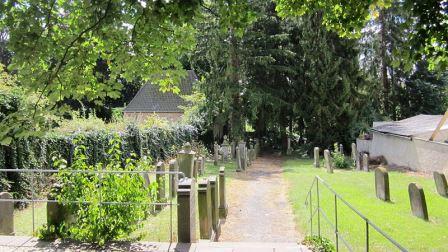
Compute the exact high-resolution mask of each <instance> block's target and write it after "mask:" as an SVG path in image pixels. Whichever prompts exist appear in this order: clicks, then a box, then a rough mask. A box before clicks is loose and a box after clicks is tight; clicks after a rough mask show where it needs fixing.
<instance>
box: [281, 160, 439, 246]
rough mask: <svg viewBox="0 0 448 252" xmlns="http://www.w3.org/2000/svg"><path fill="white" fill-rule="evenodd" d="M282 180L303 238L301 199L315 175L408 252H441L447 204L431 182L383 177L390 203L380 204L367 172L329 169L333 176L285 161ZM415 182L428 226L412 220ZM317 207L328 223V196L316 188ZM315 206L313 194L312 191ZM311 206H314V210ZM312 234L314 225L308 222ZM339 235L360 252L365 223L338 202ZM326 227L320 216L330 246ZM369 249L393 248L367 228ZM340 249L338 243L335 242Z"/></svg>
mask: <svg viewBox="0 0 448 252" xmlns="http://www.w3.org/2000/svg"><path fill="white" fill-rule="evenodd" d="M283 169H284V176H285V178H286V180H287V182H288V184H289V199H290V201H291V202H292V205H293V209H294V214H295V217H296V224H297V225H298V227H299V229H300V230H301V231H302V232H303V233H309V231H310V228H311V226H310V224H309V223H308V222H307V220H308V218H309V216H310V209H309V207H308V208H306V207H305V205H304V202H305V198H306V195H307V193H308V190H309V189H310V186H311V183H312V181H313V179H314V177H315V176H316V175H319V176H320V177H321V178H322V179H324V180H325V181H326V182H327V183H328V184H330V186H331V187H332V188H333V189H334V190H336V192H338V193H339V194H340V195H341V196H342V197H343V198H344V199H345V200H347V201H348V202H349V203H350V204H352V205H353V206H354V207H355V208H356V209H358V210H359V211H360V212H361V213H363V214H364V215H365V216H366V217H367V218H369V219H370V220H371V221H372V222H373V223H375V224H376V225H377V226H378V227H380V228H381V229H382V230H383V231H384V232H386V233H387V234H388V235H390V236H391V237H392V238H393V239H395V240H396V241H397V242H398V243H400V244H401V245H403V246H404V247H405V248H407V249H408V250H410V251H443V250H445V249H446V240H447V238H448V228H447V227H448V211H447V209H448V199H447V198H443V197H441V196H439V195H438V194H437V192H436V189H435V184H434V181H433V180H432V179H431V178H426V177H421V176H415V175H411V174H407V173H400V172H389V180H390V193H391V202H389V203H388V202H383V201H381V200H379V199H377V198H376V196H375V177H374V173H373V172H369V173H366V172H358V171H353V170H335V172H334V174H329V173H327V172H325V169H324V168H320V169H316V168H313V166H312V160H309V159H289V160H286V161H285V162H284V163H283ZM411 182H416V183H418V184H419V185H421V186H422V187H423V189H424V191H425V196H426V201H427V205H428V212H429V218H430V220H429V221H428V222H426V221H423V220H421V219H419V218H416V217H414V216H413V215H412V213H411V209H410V203H409V195H408V185H409V183H411ZM319 189H320V206H321V208H322V209H323V210H324V211H325V212H326V213H327V218H328V219H329V220H330V221H331V222H332V223H334V221H335V218H334V196H333V195H332V194H331V193H330V192H329V190H327V189H325V187H324V186H320V188H319ZM313 196H314V198H313V200H314V202H313V203H314V204H316V197H315V196H316V190H315V187H314V190H313ZM314 206H315V205H314ZM313 223H314V225H313V230H314V234H316V231H317V225H316V224H317V220H316V218H315V219H314V222H313ZM338 224H339V230H340V232H341V233H342V235H344V236H345V237H346V239H347V241H348V242H349V243H350V244H352V245H353V249H354V250H355V251H361V250H364V248H365V228H366V226H365V222H364V221H363V220H362V219H361V218H359V217H358V216H357V215H356V214H355V213H354V212H353V211H351V210H349V209H348V208H347V207H346V206H344V205H343V204H342V203H341V202H339V203H338ZM331 230H332V229H331V226H330V225H329V224H327V222H326V221H325V217H323V216H321V233H322V234H323V235H324V236H325V237H327V238H329V239H332V240H333V241H335V235H334V233H332V232H331ZM369 238H370V245H371V249H372V250H373V251H390V250H391V249H392V248H393V247H392V246H391V245H390V243H389V242H388V241H387V240H386V239H384V238H382V237H381V236H380V235H379V233H378V232H376V231H374V230H373V229H372V228H371V229H370V237H369ZM339 243H340V244H341V243H342V241H340V242H339ZM340 247H343V245H341V246H340Z"/></svg>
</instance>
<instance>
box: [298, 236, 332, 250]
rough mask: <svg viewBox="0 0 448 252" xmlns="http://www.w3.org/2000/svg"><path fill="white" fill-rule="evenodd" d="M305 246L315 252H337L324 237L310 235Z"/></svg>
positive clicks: (304, 242) (306, 238)
mask: <svg viewBox="0 0 448 252" xmlns="http://www.w3.org/2000/svg"><path fill="white" fill-rule="evenodd" d="M303 244H305V245H307V246H308V247H309V248H310V249H311V251H313V252H333V251H336V249H335V247H334V245H333V243H332V242H331V240H330V239H328V238H325V237H323V236H317V235H308V236H307V237H305V240H304V241H303Z"/></svg>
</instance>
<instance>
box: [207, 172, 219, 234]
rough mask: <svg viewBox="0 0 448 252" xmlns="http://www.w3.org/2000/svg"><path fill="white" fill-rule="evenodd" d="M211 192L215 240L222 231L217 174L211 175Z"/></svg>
mask: <svg viewBox="0 0 448 252" xmlns="http://www.w3.org/2000/svg"><path fill="white" fill-rule="evenodd" d="M208 180H209V181H210V192H211V195H212V196H211V199H212V227H213V231H214V233H215V237H212V239H213V240H214V241H217V240H218V238H219V234H220V233H221V232H220V230H221V227H220V222H219V209H218V208H219V193H218V190H219V189H218V180H217V177H216V176H210V177H209V179H208Z"/></svg>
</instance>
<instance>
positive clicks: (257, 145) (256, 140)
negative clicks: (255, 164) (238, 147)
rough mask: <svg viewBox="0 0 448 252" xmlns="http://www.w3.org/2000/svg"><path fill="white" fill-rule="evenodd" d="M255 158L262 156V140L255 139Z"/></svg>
mask: <svg viewBox="0 0 448 252" xmlns="http://www.w3.org/2000/svg"><path fill="white" fill-rule="evenodd" d="M254 148H255V157H258V156H259V155H260V139H258V138H255V147H254Z"/></svg>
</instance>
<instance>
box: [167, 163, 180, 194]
mask: <svg viewBox="0 0 448 252" xmlns="http://www.w3.org/2000/svg"><path fill="white" fill-rule="evenodd" d="M169 166H170V167H169V169H170V172H171V173H170V197H171V198H175V197H176V190H177V185H178V183H179V178H178V176H177V174H175V172H178V171H179V167H178V166H177V161H176V159H172V160H170V163H169Z"/></svg>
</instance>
